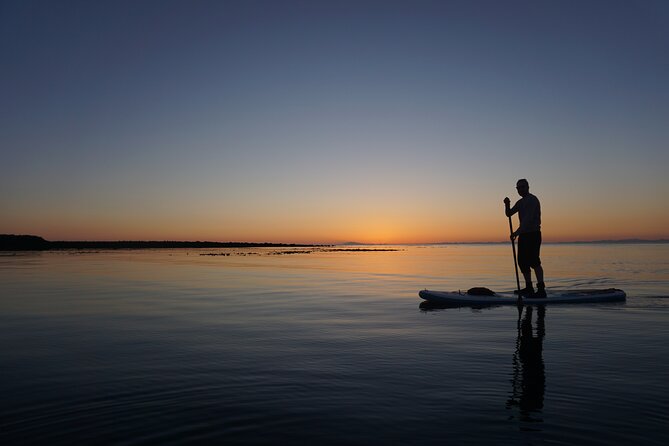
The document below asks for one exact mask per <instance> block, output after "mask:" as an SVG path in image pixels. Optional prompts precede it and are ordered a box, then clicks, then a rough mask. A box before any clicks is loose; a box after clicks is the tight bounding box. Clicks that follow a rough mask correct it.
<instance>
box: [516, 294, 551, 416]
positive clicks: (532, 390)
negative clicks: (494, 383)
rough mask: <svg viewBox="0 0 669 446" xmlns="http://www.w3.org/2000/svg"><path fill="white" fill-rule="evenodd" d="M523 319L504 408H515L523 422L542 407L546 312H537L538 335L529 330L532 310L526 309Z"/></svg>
mask: <svg viewBox="0 0 669 446" xmlns="http://www.w3.org/2000/svg"><path fill="white" fill-rule="evenodd" d="M525 308H526V311H525V317H524V318H523V320H522V322H521V323H520V327H519V331H518V344H517V349H516V353H515V354H514V364H513V367H514V377H513V394H512V396H511V398H510V399H509V401H508V402H507V407H510V406H518V408H519V409H520V415H521V419H522V420H526V421H530V420H531V418H530V414H531V413H532V412H540V411H541V409H543V407H544V391H545V388H546V373H545V369H544V359H543V342H544V335H545V333H546V327H545V325H544V318H545V315H546V309H545V308H544V307H543V306H542V307H539V308H538V310H537V316H538V317H537V335H536V336H534V333H533V330H532V307H531V306H527V307H525Z"/></svg>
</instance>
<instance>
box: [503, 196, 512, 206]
mask: <svg viewBox="0 0 669 446" xmlns="http://www.w3.org/2000/svg"><path fill="white" fill-rule="evenodd" d="M510 204H511V200H509V197H504V205H506V207H509V205H510Z"/></svg>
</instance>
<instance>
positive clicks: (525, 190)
mask: <svg viewBox="0 0 669 446" xmlns="http://www.w3.org/2000/svg"><path fill="white" fill-rule="evenodd" d="M516 190H517V191H518V195H520V196H521V197H524V196H526V195H527V194H529V193H530V183H528V182H527V180H526V179H525V178H521V179H520V180H518V181H517V182H516Z"/></svg>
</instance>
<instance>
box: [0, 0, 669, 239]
mask: <svg viewBox="0 0 669 446" xmlns="http://www.w3.org/2000/svg"><path fill="white" fill-rule="evenodd" d="M668 5H669V4H668V3H667V2H663V1H655V2H653V1H639V2H632V1H624V2H623V1H620V2H616V1H525V2H497V1H489V2H476V1H466V2H465V1H463V2H449V1H442V2H420V1H395V2H393V1H379V2H365V1H351V2H345V1H339V2H324V1H323V2H319V1H299V2H297V1H283V2H281V1H265V2H261V1H239V2H225V1H218V2H216V1H211V2H198V1H193V2H186V1H182V2H174V1H155V2H153V1H140V2H136V1H131V2H121V1H110V2H89V1H72V2H49V1H43V2H32V1H16V2H11V1H5V2H2V4H1V5H0V29H1V33H2V39H1V41H0V55H1V57H2V61H3V62H2V70H0V98H1V99H2V101H1V102H2V107H1V108H0V121H1V122H2V128H1V129H0V146H2V147H3V158H4V161H5V162H4V165H5V170H6V174H5V175H3V178H2V179H0V185H1V186H2V189H3V195H4V197H3V198H2V199H1V200H2V201H1V202H0V204H2V207H3V208H4V209H7V210H9V213H10V215H11V218H9V219H8V220H6V221H5V222H4V223H3V224H2V225H1V226H0V232H26V231H27V230H28V229H29V230H31V231H33V232H37V233H40V234H45V233H51V235H52V236H58V235H59V234H62V235H61V237H67V236H68V235H69V234H72V233H73V232H74V231H75V229H76V230H77V231H79V230H81V228H90V227H97V228H99V229H98V230H94V231H92V233H91V234H90V236H93V235H95V234H100V236H102V235H103V234H107V233H108V232H109V231H110V228H117V229H116V230H117V231H118V234H119V236H120V235H124V234H127V235H128V236H133V237H139V236H143V237H144V238H152V237H151V235H152V233H151V231H153V230H154V229H153V228H155V227H156V226H159V225H160V226H161V227H169V228H171V229H170V230H165V231H164V233H163V235H164V236H174V237H176V236H181V237H187V238H190V237H191V235H190V233H192V236H193V237H195V236H199V235H200V234H202V235H203V236H204V235H206V236H208V237H210V238H216V237H217V234H218V232H217V231H222V232H223V234H221V235H220V237H219V238H223V239H225V238H228V236H227V234H230V233H231V234H233V235H237V234H238V235H239V237H253V234H254V233H253V231H251V230H249V231H250V232H248V233H247V232H245V230H242V229H241V228H253V230H254V231H256V232H257V234H258V237H260V238H263V237H275V238H284V239H291V238H292V239H294V238H297V237H298V236H297V235H296V234H297V233H296V232H293V233H291V232H290V229H289V228H291V227H302V226H300V225H301V224H302V223H303V220H298V219H296V218H295V217H294V215H295V214H296V213H302V215H303V217H304V219H305V220H304V221H307V222H308V226H309V227H314V226H319V225H320V227H322V228H323V230H322V231H321V232H317V231H316V232H313V233H309V236H308V237H312V238H319V237H320V238H321V239H327V238H328V237H339V236H341V237H343V238H345V239H346V238H350V237H348V234H350V235H351V237H353V236H355V235H356V234H357V232H356V228H358V226H360V227H362V226H365V225H366V226H365V227H367V226H370V225H371V226H374V225H373V224H372V223H370V222H373V221H376V220H375V219H376V218H378V219H379V220H380V221H387V220H389V219H392V220H395V221H398V220H400V221H402V222H403V223H402V228H403V229H395V230H390V229H386V230H382V229H378V230H377V231H378V232H379V233H381V232H384V231H385V232H387V233H388V234H391V233H392V235H387V237H389V238H393V237H395V238H397V239H398V240H399V239H400V238H402V237H404V238H407V239H408V238H410V235H408V234H411V233H413V234H425V235H424V236H417V237H416V238H417V239H425V238H430V237H438V236H439V227H446V228H448V231H450V232H449V234H455V235H454V236H453V237H454V238H458V237H461V238H462V237H465V235H464V234H465V233H464V232H462V233H460V232H458V222H457V219H455V217H453V215H452V213H451V212H448V211H446V210H444V209H448V208H457V209H461V210H462V211H463V212H473V211H475V210H476V208H477V207H478V206H479V204H478V203H481V200H483V201H485V200H491V202H493V203H496V202H497V201H499V197H498V196H497V195H499V194H502V195H504V194H510V193H511V192H513V188H512V185H513V183H514V181H515V179H516V178H517V177H521V176H526V177H530V178H532V179H533V183H532V184H533V185H534V184H536V186H537V187H540V188H541V189H540V190H541V192H542V193H543V194H544V195H547V196H548V197H549V198H550V199H551V200H552V201H553V202H554V203H555V204H556V206H558V208H559V209H560V210H561V211H564V212H565V213H566V212H568V209H569V207H575V208H576V209H588V208H589V207H591V206H592V203H593V202H596V203H599V206H601V207H602V208H603V209H604V211H602V212H601V213H597V215H601V216H600V217H599V218H600V220H598V222H599V226H600V227H601V226H602V225H604V224H607V223H606V222H608V221H610V216H611V215H614V213H615V210H614V209H615V206H616V200H614V199H613V198H612V197H613V196H616V197H617V198H618V199H619V200H626V201H628V202H631V204H629V205H630V206H631V207H632V209H633V210H634V212H635V213H637V215H638V213H642V214H641V215H644V216H645V218H642V219H641V220H642V221H643V223H642V224H640V223H637V225H638V227H636V228H635V229H634V230H630V231H627V232H625V231H623V230H622V226H615V228H614V229H615V230H614V229H608V230H604V231H603V233H605V234H615V233H620V234H623V232H624V234H632V233H633V234H640V235H644V234H645V235H649V236H650V235H653V234H655V235H657V234H659V233H660V232H661V230H660V229H658V228H660V225H662V224H665V223H667V224H669V216H668V215H667V211H664V210H658V209H657V208H655V209H653V206H654V205H655V206H657V201H658V200H663V199H664V197H666V194H667V193H668V192H669V185H668V180H666V179H665V176H666V175H664V172H663V171H664V168H665V166H666V165H667V161H669V159H668V156H667V152H668V150H667V142H668V141H669V138H668V130H667V128H669V126H668V125H667V123H668V119H667V118H669V87H667V79H669V58H668V57H667V54H669V31H668V30H669V26H668V25H669V6H668ZM473 178H476V181H472V180H473ZM462 184H466V185H467V186H466V188H467V189H468V190H469V192H468V196H465V197H463V194H462V187H461V186H460V185H462ZM622 184H624V186H623V185H622ZM500 188H506V189H504V191H503V192H502V191H500ZM507 190H510V191H511V192H507ZM583 190H587V191H588V195H586V196H584V195H583V194H582V193H579V192H582V191H583ZM491 196H492V197H493V199H491ZM251 203H252V204H251ZM436 203H443V204H444V206H443V208H442V207H441V206H438V207H439V208H440V209H439V210H435V204H436ZM342 206H346V207H347V209H349V211H350V214H348V220H346V219H345V217H343V216H341V215H339V214H338V215H337V216H336V218H334V216H333V215H332V214H330V213H329V212H330V211H329V210H330V209H332V208H336V207H342ZM483 206H484V207H485V208H486V211H485V212H484V214H485V215H488V214H487V213H488V212H492V210H490V211H488V207H489V206H491V205H490V204H489V203H487V202H485V204H484V205H483ZM230 209H234V212H232V214H234V215H230V212H229V210H230ZM262 209H264V211H261V210H262ZM284 211H285V214H286V215H283V216H282V213H283V212H284ZM435 212H436V214H435ZM183 214H188V215H192V216H193V219H194V220H195V221H198V222H200V223H197V224H195V225H194V226H193V223H192V221H191V223H189V222H188V221H187V220H184V219H182V217H181V216H180V215H183ZM288 215H292V216H288ZM352 215H357V216H358V217H355V218H354V217H352ZM408 215H411V216H414V217H413V218H424V217H425V216H427V215H436V217H434V218H433V220H434V224H431V225H427V226H425V225H423V226H421V225H417V226H415V225H412V223H411V220H410V218H409V217H406V216H408ZM123 216H132V217H131V218H130V217H128V218H123ZM377 216H380V217H377ZM416 216H418V217H416ZM268 218H271V219H275V220H277V221H278V222H279V223H277V227H281V228H284V227H285V228H284V230H281V231H279V230H277V231H275V232H271V231H270V232H263V231H264V229H263V227H262V226H260V225H257V226H255V225H256V224H257V222H258V221H259V220H262V221H265V220H267V219H268ZM351 219H354V220H357V223H355V222H352V221H351ZM203 220H207V221H213V222H215V225H214V223H212V226H207V225H205V224H203V223H201V222H202V221H203ZM333 220H334V221H336V222H338V223H337V225H335V224H332V225H330V226H328V224H325V222H331V221H333ZM361 220H362V223H361ZM405 220H406V221H405ZM548 221H549V222H550V218H549V220H548ZM555 221H556V223H555V226H558V224H557V222H558V221H559V220H558V219H557V216H556V220H555ZM38 222H42V223H38ZM44 222H49V225H45V223H44ZM103 222H104V223H103ZM159 222H162V223H159ZM164 222H168V223H164ZM653 222H654V223H653ZM628 223H629V222H627V223H625V224H628ZM40 224H41V225H42V226H40ZM356 225H358V226H356ZM588 225H589V223H588V221H587V219H584V220H583V221H581V222H580V223H578V224H577V225H576V227H577V228H582V230H581V232H579V231H578V230H574V231H572V232H573V234H572V235H573V236H574V237H578V236H579V234H582V236H583V237H586V236H589V235H590V234H591V232H593V229H592V228H590V227H589V226H588ZM621 225H622V223H621ZM664 226H665V227H666V226H667V225H666V224H665V225H664ZM24 228H25V230H24ZM54 228H57V229H54ZM77 228H78V229H77ZM150 228H151V229H150ZM341 228H344V229H341ZM478 229H479V231H480V232H481V233H482V234H486V235H488V236H490V234H495V232H494V230H493V229H492V227H488V226H485V225H482V226H481V227H480V228H478ZM105 231H107V232H105ZM189 231H190V232H189ZM360 231H362V230H360ZM360 231H359V232H360ZM369 231H372V232H373V230H372V229H369ZM616 231H618V232H616ZM333 232H336V233H337V234H336V235H330V234H331V233H333ZM595 232H596V231H595ZM400 233H402V234H405V233H407V234H405V235H400ZM291 234H294V235H293V236H291ZM458 234H459V235H458ZM564 236H565V237H566V236H567V234H566V233H565V234H564ZM111 237H112V238H113V235H112V236H111ZM443 238H449V237H448V234H446V235H444V237H442V239H443ZM484 238H485V237H484Z"/></svg>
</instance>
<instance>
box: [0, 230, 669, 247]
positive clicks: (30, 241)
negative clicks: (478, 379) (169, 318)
mask: <svg viewBox="0 0 669 446" xmlns="http://www.w3.org/2000/svg"><path fill="white" fill-rule="evenodd" d="M507 243H509V242H508V241H497V242H493V241H487V242H434V243H358V242H346V243H333V244H316V243H272V242H261V243H257V242H210V241H170V240H163V241H142V240H119V241H49V240H46V239H44V238H42V237H39V236H36V235H14V234H0V251H58V250H77V249H175V248H191V249H197V248H313V247H327V246H335V245H336V246H360V245H366V246H390V245H395V246H438V245H500V244H507ZM658 243H662V244H664V243H669V239H653V240H648V239H622V240H591V241H564V242H544V244H545V245H603V244H616V245H626V244H627V245H632V244H658Z"/></svg>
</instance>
